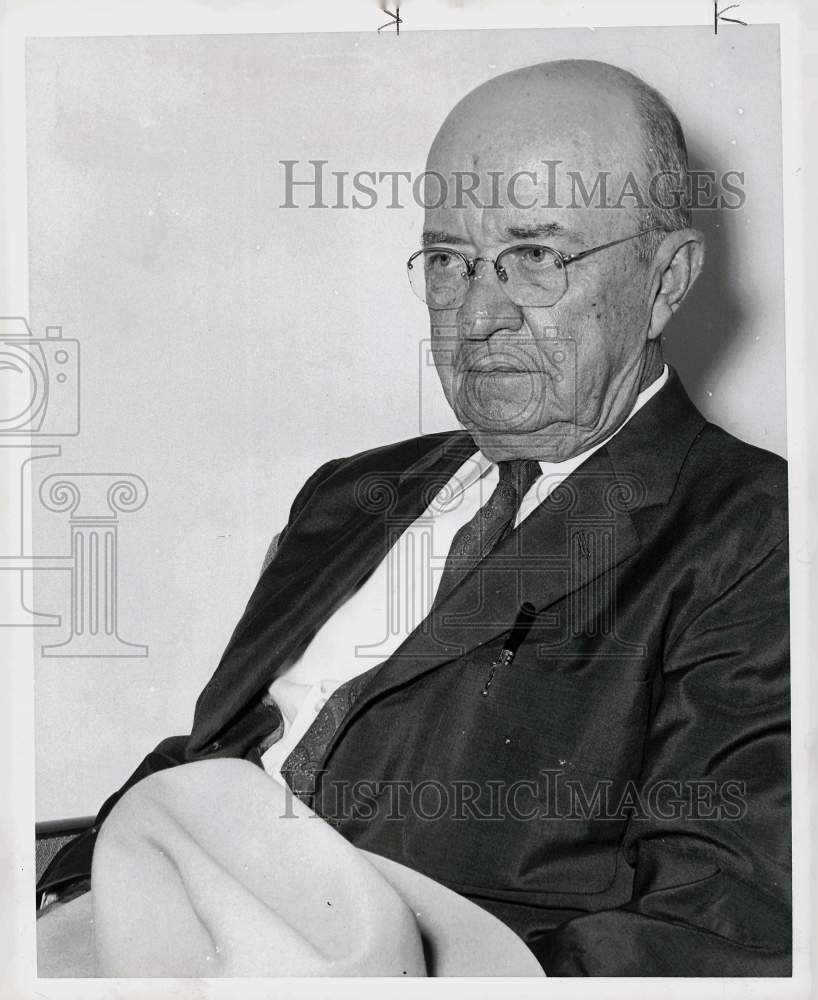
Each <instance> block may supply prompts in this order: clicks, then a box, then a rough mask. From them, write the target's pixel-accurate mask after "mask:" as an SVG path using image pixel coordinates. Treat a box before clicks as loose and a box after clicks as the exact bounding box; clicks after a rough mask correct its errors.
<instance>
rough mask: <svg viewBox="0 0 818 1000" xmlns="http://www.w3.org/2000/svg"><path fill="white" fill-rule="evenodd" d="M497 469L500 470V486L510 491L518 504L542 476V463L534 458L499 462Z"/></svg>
mask: <svg viewBox="0 0 818 1000" xmlns="http://www.w3.org/2000/svg"><path fill="white" fill-rule="evenodd" d="M497 468H498V469H499V470H500V482H499V486H500V487H501V489H504V490H508V491H509V493H510V494H511V495H512V496H513V497H514V498H515V500H516V501H517V503H518V504H519V503H520V501H521V500H522V499H523V497H524V496H525V495H526V493H528V491H529V490H530V489H531V487H532V486H533V485H534V483H536V481H537V480H538V479H539V478H540V476H541V475H542V469H541V468H540V463H539V462H535V461H534V459H533V458H515V459H512V460H511V461H508V462H498V463H497Z"/></svg>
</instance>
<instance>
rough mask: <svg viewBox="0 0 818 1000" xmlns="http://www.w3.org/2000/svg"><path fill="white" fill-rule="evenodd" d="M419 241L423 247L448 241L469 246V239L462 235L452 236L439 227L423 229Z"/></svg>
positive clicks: (456, 244)
mask: <svg viewBox="0 0 818 1000" xmlns="http://www.w3.org/2000/svg"><path fill="white" fill-rule="evenodd" d="M421 242H422V243H423V245H424V246H425V247H431V246H438V244H441V243H444V244H445V243H449V244H453V245H454V246H469V245H470V243H471V241H470V240H467V239H464V238H463V237H462V236H453V235H452V234H451V233H445V232H443V231H442V230H439V229H424V230H423V236H422V239H421Z"/></svg>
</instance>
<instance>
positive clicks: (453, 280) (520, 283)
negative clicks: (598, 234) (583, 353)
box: [406, 226, 661, 309]
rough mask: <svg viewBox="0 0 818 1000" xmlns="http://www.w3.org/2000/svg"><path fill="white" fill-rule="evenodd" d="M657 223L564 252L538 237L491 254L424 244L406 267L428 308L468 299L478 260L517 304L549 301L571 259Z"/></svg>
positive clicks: (563, 285) (564, 280)
mask: <svg viewBox="0 0 818 1000" xmlns="http://www.w3.org/2000/svg"><path fill="white" fill-rule="evenodd" d="M660 228H661V226H653V227H652V228H651V229H643V230H642V232H640V233H634V234H633V235H632V236H623V237H622V239H619V240H611V242H610V243H602V244H600V246H597V247H590V248H589V249H588V250H580V251H578V252H577V253H568V254H564V253H560V251H559V250H555V249H554V248H553V247H547V246H543V245H542V244H540V243H517V244H515V245H514V246H511V247H507V248H506V249H505V250H503V251H502V252H501V253H499V254H498V255H497V257H496V258H495V259H494V260H492V259H491V258H489V257H467V256H466V255H465V254H462V253H461V252H460V251H459V250H453V249H452V248H451V247H435V246H432V247H424V248H423V249H422V250H416V251H415V253H413V254H412V256H411V257H410V258H409V260H408V261H407V262H406V269H407V271H408V273H409V283H410V285H411V286H412V291H414V293H415V295H417V297H418V298H419V299H420V300H421V302H425V303H426V305H427V306H428V307H429V308H430V309H459V308H460V307H461V306H462V305H463V303H464V302H465V301H466V293H467V292H468V290H469V285H470V284H471V281H472V279H473V278H474V274H475V270H476V266H477V262H478V261H485V262H486V263H487V264H493V265H494V270H495V272H496V274H497V277H498V279H499V280H500V281H501V282H502V284H503V285H504V286H505V291H506V294H507V295H508V297H509V298H510V299H511V301H512V302H514V303H516V304H517V305H518V306H553V305H555V304H556V303H557V302H559V300H560V299H561V298H562V297H563V295H565V293H566V292H567V291H568V275H567V274H566V270H565V269H566V268H567V266H568V265H569V264H573V263H574V261H577V260H582V258H583V257H588V256H589V255H590V254H592V253H596V252H597V250H607V249H608V247H615V246H618V245H619V244H620V243H627V242H628V240H635V239H636V238H637V237H638V236H645V235H647V234H648V233H652V232H655V231H656V230H657V229H660Z"/></svg>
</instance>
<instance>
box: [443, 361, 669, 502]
mask: <svg viewBox="0 0 818 1000" xmlns="http://www.w3.org/2000/svg"><path fill="white" fill-rule="evenodd" d="M668 376H669V371H668V366H667V365H665V366H664V368H663V369H662V374H661V375H660V376H659V377H658V378H657V379H655V380H654V381H653V382H651V384H650V385H649V386H648V387H647V388H646V389H643V390H642V391H641V392H640V393H639V395H638V396H637V397H636V402H635V403H634V404H633V409H632V410H631V412H630V413H629V414H628V415H627V417H626V418H625V419H624V420H623V421H622V423H621V424H620V425H619V427H617V429H616V430H615V431H614V432H613V434H609V435H608V437H606V438H605V439H604V440H603V441H599V442H598V443H597V444H595V445H593V446H592V447H590V448H587V449H586V450H585V451H582V452H580V453H579V454H578V455H572V456H571V458H566V459H565V461H563V462H540V463H539V465H540V468H541V469H542V472H543V476H544V477H560V476H561V477H565V476H567V475H569V474H570V473H571V472H573V471H574V469H578V468H579V466H580V465H582V463H583V462H584V461H585V460H586V459H588V458H590V457H591V455H593V453H594V452H595V451H598V450H599V449H600V448H602V447H603V446H604V445H606V444H607V443H608V442H609V441H610V440H611V439H612V438H614V437H616V435H617V434H618V433H619V432H620V431H621V430H622V428H623V427H624V426H625V424H627V423H628V421H629V420H630V419H631V418H632V417H633V416H635V415H636V413H637V412H638V411H639V410H641V409H642V407H643V406H644V405H645V404H646V403H647V402H648V401H649V400H651V399H652V398H653V397H654V396H655V395H656V393H657V392H659V390H660V389H661V388H662V387H663V386H664V385H665V383H666V382H667V380H668ZM494 466H495V463H494V462H493V461H492V460H491V459H490V458H488V457H487V456H486V455H484V454H483V452H482V451H476V452H475V453H474V454H473V455H471V456H469V458H467V459H466V461H465V462H464V463H463V464H462V465H461V466H460V468H459V469H458V470H457V472H455V474H454V475H453V476H452V478H451V479H450V480H449V482H448V483H447V484H446V485H445V486H444V487H443V489H442V490H441V491H440V492H439V493H438V494H437V496H436V497H435V499H434V501H433V502H432V506H437V505H440V506H441V507H444V508H445V507H448V506H449V505H450V504H451V503H452V502H453V501H454V500H455V499H456V498H457V497H458V496H460V495H461V494H463V493H465V492H466V490H468V489H469V488H470V487H471V486H473V485H474V484H475V483H476V482H477V481H478V480H480V479H482V478H483V477H484V476H485V475H487V474H488V473H489V472H490V471H491V470H492V469H493V468H494Z"/></svg>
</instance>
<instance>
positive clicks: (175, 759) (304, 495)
mask: <svg viewBox="0 0 818 1000" xmlns="http://www.w3.org/2000/svg"><path fill="white" fill-rule="evenodd" d="M335 464H336V461H331V462H327V463H325V464H324V465H322V466H320V468H318V469H317V470H316V471H315V472H314V473H313V474H312V475H311V476H310V477H309V479H308V480H307V481H306V483H305V484H304V486H302V488H301V489H300V490H299V492H298V494H297V495H296V497H295V500H294V501H293V504H292V507H291V509H290V516H289V519H288V522H287V527H288V526H289V524H291V523H292V522H293V521H294V520H295V519H296V518H297V517H298V515H299V514H300V512H301V509H302V508H303V507H304V506H305V504H306V503H307V502H308V500H309V499H310V497H311V496H312V494H313V492H314V490H315V488H316V487H317V486H318V484H319V483H320V482H321V480H322V479H323V478H324V477H325V476H326V475H327V474H328V473H329V472H330V471H331V470H332V468H333V467H334V466H335ZM287 527H285V528H284V529H283V530H282V531H280V532H278V534H277V535H276V536H275V537H274V538H273V541H272V543H271V544H270V546H269V548H268V550H267V554H266V555H265V558H264V562H263V565H262V573H263V572H264V570H266V568H267V566H268V565H269V564H270V562H271V561H272V559H273V557H274V555H275V551H276V548H277V547H278V545H279V544H280V542H281V540H282V539H283V537H284V535H285V533H286V531H287ZM188 740H189V736H171V737H169V738H168V739H165V740H163V741H162V742H161V743H160V744H159V745H158V746H157V747H156V749H155V750H153V751H152V752H151V753H149V754H148V756H147V757H145V759H144V760H143V761H142V763H141V764H140V765H139V767H137V768H136V770H135V771H134V772H133V774H131V776H130V777H129V778H128V780H127V781H126V782H125V784H124V785H123V786H122V787H121V788H120V789H119V790H118V791H116V792H114V794H113V795H111V796H109V798H107V799H106V800H105V803H104V804H103V806H102V808H101V809H100V811H99V813H98V814H97V816H96V819H95V820H94V825H93V826H92V827H91V828H90V829H89V830H86V831H85V832H84V833H82V834H80V836H78V837H75V838H74V840H72V841H70V842H69V843H67V844H66V845H65V846H64V847H63V848H61V850H60V851H58V852H57V854H56V855H55V856H54V858H53V859H52V860H51V862H50V864H49V865H48V867H47V868H46V870H45V871H44V872H43V874H42V876H41V877H40V879H39V881H38V883H37V892H38V893H40V892H54V891H58V892H59V893H60V894H61V895H64V894H65V893H66V892H71V891H73V890H75V889H76V887H77V886H78V885H79V883H80V882H81V881H83V880H86V881H87V879H89V878H90V875H91V859H92V856H93V851H94V844H95V842H96V837H97V831H98V830H99V827H100V826H101V825H102V823H103V822H104V820H105V818H106V817H107V816H108V814H109V813H110V811H111V810H112V809H113V807H114V806H115V805H116V803H117V802H118V801H119V799H120V798H121V797H122V796H123V795H124V794H125V792H126V791H127V790H128V789H129V788H131V787H132V786H133V785H135V784H136V783H137V782H138V781H141V780H142V778H145V777H147V776H148V775H149V774H153V773H154V772H156V771H161V770H163V769H165V768H168V767H175V766H176V765H178V764H184V763H185V761H186V754H185V750H186V747H187V743H188ZM252 759H254V761H255V762H256V763H260V760H255V757H253V758H252Z"/></svg>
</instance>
